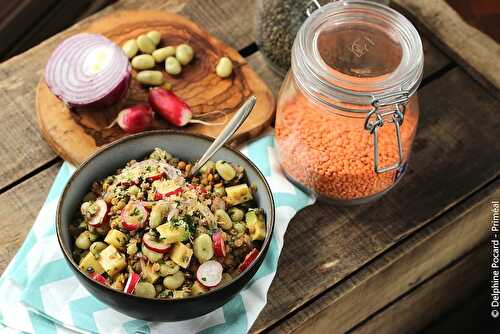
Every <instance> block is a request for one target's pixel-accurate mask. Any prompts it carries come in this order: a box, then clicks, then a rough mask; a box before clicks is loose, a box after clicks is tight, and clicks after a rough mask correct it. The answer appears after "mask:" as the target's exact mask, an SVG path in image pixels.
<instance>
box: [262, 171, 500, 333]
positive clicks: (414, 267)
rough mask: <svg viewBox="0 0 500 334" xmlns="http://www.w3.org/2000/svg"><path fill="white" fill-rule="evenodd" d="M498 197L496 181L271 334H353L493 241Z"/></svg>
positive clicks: (499, 187)
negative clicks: (491, 232)
mask: <svg viewBox="0 0 500 334" xmlns="http://www.w3.org/2000/svg"><path fill="white" fill-rule="evenodd" d="M499 196H500V181H497V182H495V183H494V184H492V185H490V186H488V187H487V188H486V189H484V190H482V191H480V192H479V193H477V194H475V195H474V196H472V197H471V198H469V199H468V200H466V201H465V202H463V203H461V204H460V205H457V206H455V207H454V208H453V209H452V210H450V211H449V212H447V213H446V214H444V215H443V216H441V217H440V218H439V219H437V220H436V221H434V222H433V223H432V224H429V225H428V226H426V227H424V228H423V229H421V230H419V231H418V232H417V233H415V234H414V235H412V236H410V237H408V238H406V239H405V240H403V241H401V242H400V243H398V245H397V246H396V247H393V248H391V249H390V250H389V251H387V252H386V253H384V254H382V255H381V256H379V257H378V258H377V259H376V260H374V261H372V262H371V263H370V264H369V265H368V266H365V267H363V268H362V269H361V270H359V271H357V272H355V273H354V274H353V275H351V276H350V277H349V278H347V279H345V280H343V281H341V282H339V284H337V285H335V286H334V287H333V288H332V289H330V290H328V291H327V292H326V293H324V294H323V295H321V297H320V298H317V299H316V300H314V301H313V302H312V303H310V304H309V305H307V307H306V308H304V309H303V310H301V311H300V312H298V313H295V314H293V315H292V316H290V317H288V318H287V319H286V320H285V321H283V322H282V323H280V324H279V326H276V327H275V328H274V329H273V330H272V331H271V332H273V333H288V332H294V333H296V334H298V333H308V332H313V333H316V332H318V333H319V332H322V331H323V332H324V331H328V330H330V331H331V332H333V333H343V332H346V331H348V330H350V329H351V328H353V327H354V326H355V325H356V324H358V323H360V322H362V321H363V320H365V319H367V318H368V317H370V316H371V315H372V314H374V313H375V312H377V311H378V310H380V309H382V308H383V307H385V306H386V305H388V304H389V303H392V302H394V301H395V300H396V299H398V298H399V296H401V295H403V294H405V293H407V291H409V290H411V289H413V288H414V287H415V286H416V285H418V284H419V283H420V282H422V281H425V280H427V279H428V278H429V277H431V276H433V275H434V274H436V273H437V272H438V271H440V270H442V269H443V268H445V267H446V266H448V265H449V264H450V263H451V262H452V261H454V260H456V259H458V258H460V257H461V256H463V255H464V254H466V253H467V252H469V251H471V250H472V249H473V248H474V247H475V246H476V245H478V244H480V243H481V242H484V241H485V240H486V239H487V238H488V235H489V228H488V227H489V214H490V212H489V209H490V203H491V200H492V199H495V198H498V197H499ZM388 282H391V283H390V284H388Z"/></svg>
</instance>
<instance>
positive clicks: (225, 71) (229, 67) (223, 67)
mask: <svg viewBox="0 0 500 334" xmlns="http://www.w3.org/2000/svg"><path fill="white" fill-rule="evenodd" d="M215 73H216V74H217V75H218V76H219V77H221V78H227V77H229V76H230V75H231V74H232V73H233V63H232V62H231V59H229V58H228V57H222V58H221V59H220V60H219V63H218V64H217V66H216V67H215Z"/></svg>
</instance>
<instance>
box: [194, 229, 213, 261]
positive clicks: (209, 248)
mask: <svg viewBox="0 0 500 334" xmlns="http://www.w3.org/2000/svg"><path fill="white" fill-rule="evenodd" d="M193 252H194V256H196V258H197V259H198V261H199V262H200V263H203V262H206V261H208V260H210V259H211V258H212V257H213V256H214V247H213V244H212V239H211V238H210V236H209V235H208V234H206V233H202V234H200V235H199V236H198V237H196V239H194V241H193Z"/></svg>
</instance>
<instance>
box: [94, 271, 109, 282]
mask: <svg viewBox="0 0 500 334" xmlns="http://www.w3.org/2000/svg"><path fill="white" fill-rule="evenodd" d="M91 277H92V279H93V280H94V281H96V282H99V283H101V284H107V283H108V281H106V279H105V278H104V276H102V275H101V274H98V273H93V274H92V276H91Z"/></svg>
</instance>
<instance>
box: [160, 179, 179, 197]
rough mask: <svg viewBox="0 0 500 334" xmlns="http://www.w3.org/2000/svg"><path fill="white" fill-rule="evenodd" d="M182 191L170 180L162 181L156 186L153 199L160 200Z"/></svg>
mask: <svg viewBox="0 0 500 334" xmlns="http://www.w3.org/2000/svg"><path fill="white" fill-rule="evenodd" d="M181 193H182V187H181V186H178V185H177V184H175V182H173V181H172V180H168V181H162V182H160V183H159V184H158V186H157V187H156V192H155V201H159V200H162V199H164V198H166V197H169V196H173V195H179V194H181Z"/></svg>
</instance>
